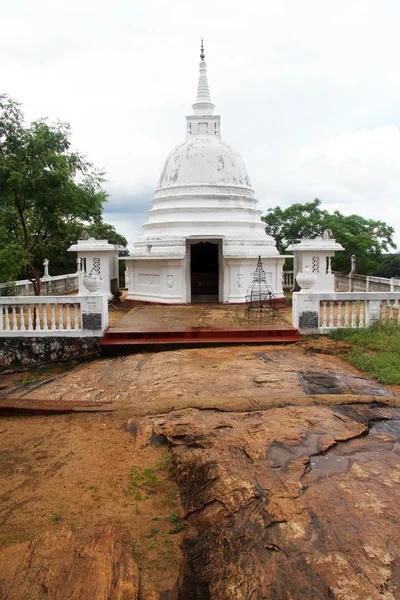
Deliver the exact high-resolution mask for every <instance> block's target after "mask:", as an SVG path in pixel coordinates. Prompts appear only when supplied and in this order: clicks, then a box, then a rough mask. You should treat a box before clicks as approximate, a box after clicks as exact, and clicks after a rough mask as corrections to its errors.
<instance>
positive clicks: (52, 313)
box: [50, 303, 56, 331]
mask: <svg viewBox="0 0 400 600" xmlns="http://www.w3.org/2000/svg"><path fill="white" fill-rule="evenodd" d="M50 309H51V330H52V331H54V330H55V328H56V311H55V305H54V304H53V303H51V304H50Z"/></svg>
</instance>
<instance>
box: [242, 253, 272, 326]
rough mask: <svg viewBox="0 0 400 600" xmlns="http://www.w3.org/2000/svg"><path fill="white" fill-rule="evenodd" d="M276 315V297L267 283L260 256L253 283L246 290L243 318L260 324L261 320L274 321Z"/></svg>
mask: <svg viewBox="0 0 400 600" xmlns="http://www.w3.org/2000/svg"><path fill="white" fill-rule="evenodd" d="M278 314H279V313H278V308H277V305H276V296H275V294H274V290H273V289H272V287H271V286H270V284H269V283H268V281H267V276H266V273H265V271H264V269H263V266H262V262H261V256H259V257H258V262H257V268H256V270H255V272H254V275H253V281H252V282H251V284H250V285H249V287H248V289H247V293H246V308H245V311H244V316H245V319H247V320H250V319H253V318H257V319H258V320H259V321H260V322H261V321H262V320H263V319H265V320H274V319H276V318H277V317H278Z"/></svg>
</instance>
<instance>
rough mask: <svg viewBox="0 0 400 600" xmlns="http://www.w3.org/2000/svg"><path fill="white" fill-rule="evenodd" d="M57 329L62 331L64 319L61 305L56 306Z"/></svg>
mask: <svg viewBox="0 0 400 600" xmlns="http://www.w3.org/2000/svg"><path fill="white" fill-rule="evenodd" d="M58 329H59V330H60V331H62V330H63V329H64V317H63V305H62V304H59V305H58Z"/></svg>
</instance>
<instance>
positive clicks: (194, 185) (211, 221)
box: [124, 44, 285, 304]
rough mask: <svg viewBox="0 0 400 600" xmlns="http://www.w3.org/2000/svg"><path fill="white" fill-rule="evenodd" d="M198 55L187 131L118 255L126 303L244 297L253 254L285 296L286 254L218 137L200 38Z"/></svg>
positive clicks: (237, 161) (239, 162) (240, 165)
mask: <svg viewBox="0 0 400 600" xmlns="http://www.w3.org/2000/svg"><path fill="white" fill-rule="evenodd" d="M200 58H201V62H200V77H199V85H198V90H197V99H196V102H195V103H194V104H193V111H194V114H193V115H190V116H188V117H186V121H187V133H186V139H185V141H183V142H182V143H180V144H179V145H178V146H177V147H176V148H174V150H172V152H171V153H170V155H169V156H168V158H167V160H166V162H165V165H164V168H163V170H162V173H161V177H160V180H159V183H158V187H157V189H156V191H155V194H154V198H153V202H152V208H151V209H150V210H149V211H148V215H149V217H148V220H147V222H146V223H145V224H144V225H143V229H144V234H143V235H142V236H141V237H140V238H138V239H137V240H136V242H135V244H134V251H133V253H132V255H131V256H130V257H127V258H124V260H125V261H126V268H127V271H128V282H129V283H128V295H127V303H128V304H132V303H134V302H138V301H139V302H143V301H145V302H146V301H147V302H157V303H165V304H181V303H184V304H186V303H191V302H204V301H211V302H232V303H234V302H244V301H245V299H246V291H247V288H248V286H249V285H250V283H251V281H252V277H253V272H254V271H255V269H256V266H257V259H258V257H259V256H261V257H262V261H263V266H264V270H265V272H266V274H267V279H268V281H269V283H270V284H271V286H272V288H273V290H274V292H275V294H276V296H277V298H282V299H283V298H284V295H283V290H282V268H283V263H284V261H285V257H284V256H281V255H279V253H278V251H277V249H276V245H275V242H274V240H273V239H272V237H271V236H268V235H266V233H265V224H264V223H263V222H262V221H261V219H260V215H261V214H262V211H260V210H257V200H256V199H255V197H254V191H253V189H252V187H251V184H250V180H249V176H248V174H247V171H246V167H245V165H244V162H243V159H242V157H241V156H240V154H238V152H236V151H235V150H233V149H232V148H231V147H230V146H229V145H228V144H226V143H225V142H224V141H222V139H221V134H220V122H221V118H220V117H219V116H216V115H214V114H213V113H214V104H213V103H212V102H211V98H210V92H209V87H208V81H207V70H206V63H205V61H204V58H205V57H204V49H203V44H202V46H201V54H200Z"/></svg>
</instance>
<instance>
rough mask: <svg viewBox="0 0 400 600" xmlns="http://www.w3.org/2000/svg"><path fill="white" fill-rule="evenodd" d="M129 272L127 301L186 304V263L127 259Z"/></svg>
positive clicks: (180, 261)
mask: <svg viewBox="0 0 400 600" xmlns="http://www.w3.org/2000/svg"><path fill="white" fill-rule="evenodd" d="M125 261H126V268H127V270H128V271H129V287H128V295H127V298H126V299H127V300H128V301H129V300H135V301H144V302H165V303H168V304H182V303H186V290H185V277H184V266H185V265H184V261H183V260H161V259H155V260H152V259H148V260H140V259H129V257H127V258H125Z"/></svg>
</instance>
